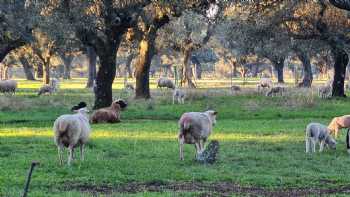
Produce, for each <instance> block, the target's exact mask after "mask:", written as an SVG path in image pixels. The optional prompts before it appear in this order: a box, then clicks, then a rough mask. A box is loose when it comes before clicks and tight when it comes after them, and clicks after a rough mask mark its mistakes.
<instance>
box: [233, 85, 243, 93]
mask: <svg viewBox="0 0 350 197" xmlns="http://www.w3.org/2000/svg"><path fill="white" fill-rule="evenodd" d="M240 91H241V87H239V86H236V85H233V86H231V93H232V94H233V93H236V92H240Z"/></svg>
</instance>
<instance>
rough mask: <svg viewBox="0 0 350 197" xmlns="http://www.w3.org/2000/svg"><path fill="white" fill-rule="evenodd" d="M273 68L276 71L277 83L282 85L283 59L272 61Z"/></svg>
mask: <svg viewBox="0 0 350 197" xmlns="http://www.w3.org/2000/svg"><path fill="white" fill-rule="evenodd" d="M272 62H273V64H274V67H275V69H276V71H277V81H278V83H284V77H283V68H284V57H279V58H276V59H274V60H273V61H272Z"/></svg>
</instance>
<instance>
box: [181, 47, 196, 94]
mask: <svg viewBox="0 0 350 197" xmlns="http://www.w3.org/2000/svg"><path fill="white" fill-rule="evenodd" d="M192 50H193V48H192V44H190V46H189V47H186V48H185V50H184V51H183V54H184V61H183V74H182V77H183V79H182V80H181V84H187V86H188V87H189V88H196V85H195V84H194V83H193V81H192V77H193V76H192V74H193V72H192V67H191V64H190V61H189V60H190V57H191V54H192Z"/></svg>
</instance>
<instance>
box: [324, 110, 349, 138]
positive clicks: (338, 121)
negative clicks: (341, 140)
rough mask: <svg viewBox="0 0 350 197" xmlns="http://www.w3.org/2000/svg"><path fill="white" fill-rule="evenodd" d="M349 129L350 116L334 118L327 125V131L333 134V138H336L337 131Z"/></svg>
mask: <svg viewBox="0 0 350 197" xmlns="http://www.w3.org/2000/svg"><path fill="white" fill-rule="evenodd" d="M343 128H350V115H345V116H340V117H335V118H333V119H332V121H331V123H329V125H328V129H329V130H330V131H331V133H332V134H334V137H335V138H337V137H338V132H339V129H343Z"/></svg>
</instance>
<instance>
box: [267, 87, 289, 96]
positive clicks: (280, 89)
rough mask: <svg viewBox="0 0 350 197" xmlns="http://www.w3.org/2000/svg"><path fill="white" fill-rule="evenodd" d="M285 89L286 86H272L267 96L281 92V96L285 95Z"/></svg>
mask: <svg viewBox="0 0 350 197" xmlns="http://www.w3.org/2000/svg"><path fill="white" fill-rule="evenodd" d="M284 91H285V89H284V87H280V86H277V87H272V88H271V89H270V90H269V91H268V92H266V96H272V97H273V96H275V95H277V94H280V95H281V96H283V92H284Z"/></svg>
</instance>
